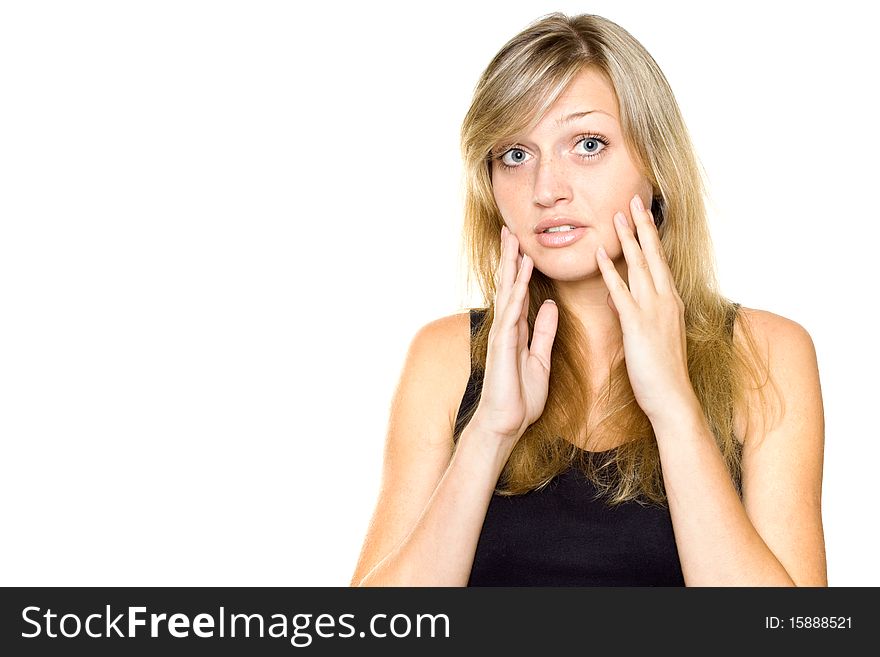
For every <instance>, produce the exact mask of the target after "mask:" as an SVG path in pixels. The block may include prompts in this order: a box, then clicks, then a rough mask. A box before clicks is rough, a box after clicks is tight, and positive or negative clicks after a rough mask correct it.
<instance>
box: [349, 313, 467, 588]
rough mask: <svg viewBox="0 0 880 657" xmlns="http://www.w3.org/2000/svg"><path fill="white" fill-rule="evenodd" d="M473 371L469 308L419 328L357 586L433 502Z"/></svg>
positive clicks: (398, 395)
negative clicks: (467, 310)
mask: <svg viewBox="0 0 880 657" xmlns="http://www.w3.org/2000/svg"><path fill="white" fill-rule="evenodd" d="M469 377H470V317H469V313H467V312H464V313H457V314H455V315H449V316H447V317H442V318H440V319H436V320H434V321H431V322H428V323H427V324H425V325H424V326H422V327H421V328H420V329H419V330H418V331H416V333H415V335H414V337H413V339H412V341H411V342H410V345H409V349H408V351H407V354H406V359H405V362H404V364H403V369H402V372H401V374H400V379H399V382H398V384H397V389H396V390H395V392H394V399H393V400H392V402H391V412H390V417H389V419H388V433H387V436H386V439H385V453H384V459H383V468H382V483H381V487H380V491H379V499H378V500H377V502H376V508H375V510H374V512H373V517H372V519H371V521H370V526H369V529H368V531H367V536H366V538H365V539H364V544H363V547H362V548H361V554H360V557H359V558H358V564H357V566H356V568H355V573H354V575H353V577H352V583H353V584H357V583H359V582H361V581H362V580H363V579H364V577H365V576H366V575H367V574H368V573H369V572H370V571H371V570H372V569H373V568H374V567H375V566H376V565H377V564H378V563H379V562H380V561H381V560H382V559H384V558H385V557H386V556H388V555H389V554H390V553H391V552H392V551H393V550H394V549H395V548H396V547H397V546H398V545H400V544H401V542H402V541H403V540H404V539H405V537H406V536H407V535H408V534H409V532H410V531H411V530H412V529H413V527H414V526H415V524H416V523H417V521H418V519H419V517H420V515H421V514H422V512H423V511H424V509H425V506H426V505H427V504H428V500H429V499H430V497H431V495H432V494H433V492H434V489H435V488H436V487H437V484H438V483H439V481H440V479H441V478H442V477H443V474H444V472H445V471H446V468H447V467H448V465H449V461H450V459H451V458H452V451H453V441H452V437H453V430H454V423H455V414H456V413H457V411H458V405H459V401H460V399H461V396H462V395H463V394H464V390H465V387H466V386H467V381H468V378H469Z"/></svg>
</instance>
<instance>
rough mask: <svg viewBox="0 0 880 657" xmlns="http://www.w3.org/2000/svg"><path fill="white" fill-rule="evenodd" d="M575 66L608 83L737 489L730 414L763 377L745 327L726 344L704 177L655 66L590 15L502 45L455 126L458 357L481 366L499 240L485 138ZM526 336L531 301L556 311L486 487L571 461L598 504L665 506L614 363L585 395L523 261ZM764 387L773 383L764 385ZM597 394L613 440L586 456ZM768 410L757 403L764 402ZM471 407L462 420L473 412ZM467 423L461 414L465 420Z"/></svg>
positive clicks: (545, 473)
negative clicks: (541, 387) (470, 316)
mask: <svg viewBox="0 0 880 657" xmlns="http://www.w3.org/2000/svg"><path fill="white" fill-rule="evenodd" d="M585 68H590V69H591V70H594V71H598V72H600V73H601V74H603V75H604V76H605V79H606V80H607V81H608V83H609V84H610V85H611V87H612V88H613V89H614V90H615V92H616V94H617V100H618V103H619V111H620V119H621V128H622V132H623V137H624V140H625V141H626V143H627V146H628V148H629V149H630V152H631V153H632V154H633V156H634V158H635V159H636V161H637V162H638V163H639V164H640V166H641V168H642V170H643V172H644V175H645V176H646V177H647V179H648V180H649V181H650V182H651V185H652V188H653V200H652V204H651V211H652V213H653V215H654V218H655V221H656V222H658V223H659V234H660V241H661V243H662V245H663V248H664V250H665V253H666V256H667V261H668V265H669V268H670V270H671V272H672V276H673V278H674V281H675V285H676V288H677V290H678V293H679V295H680V296H681V298H682V300H683V301H684V305H685V324H686V327H687V356H688V370H689V374H690V380H691V383H692V384H693V387H694V391H695V392H696V395H697V397H698V399H699V401H700V404H701V406H702V408H703V411H704V413H705V416H706V418H707V420H708V424H709V426H710V427H711V430H712V432H713V434H714V436H715V439H716V442H717V444H718V447H719V449H720V452H721V455H722V457H723V459H724V461H725V463H726V465H727V467H728V470H729V472H730V476H731V479H732V480H733V482H734V484H735V486H736V488H737V490H738V491H739V492H740V494H741V493H742V479H741V476H742V468H741V463H742V446H741V443H740V442H739V441H738V440H737V438H736V436H735V435H734V426H733V424H734V414H733V409H734V408H736V407H737V406H738V405H740V404H745V403H747V400H748V399H749V398H750V397H749V396H748V390H756V391H758V394H759V396H760V399H761V400H764V398H765V385H766V383H767V382H768V381H771V377H770V372H769V371H768V370H767V368H766V366H764V365H762V363H763V361H762V360H761V358H760V357H759V350H758V348H757V346H756V341H755V338H754V336H753V335H752V333H751V331H750V330H749V326H748V322H743V321H740V322H739V326H740V329H741V333H742V335H743V338H744V343H743V344H742V345H740V344H738V343H734V341H732V340H731V339H730V337H729V336H730V332H731V328H730V326H729V324H728V322H729V321H730V318H731V316H735V314H736V305H735V304H734V303H733V302H732V301H731V300H729V299H727V298H725V297H724V296H722V295H721V293H720V292H719V289H718V284H717V278H716V274H715V260H714V254H713V249H712V243H711V239H710V234H709V228H708V222H707V217H706V208H705V203H704V194H705V184H704V173H703V171H702V169H701V167H700V166H699V164H698V159H697V156H696V154H695V152H694V149H693V146H692V144H691V140H690V136H689V134H688V130H687V128H686V126H685V123H684V120H683V118H682V116H681V113H680V111H679V108H678V104H677V103H676V100H675V97H674V96H673V93H672V90H671V88H670V86H669V83H668V82H667V80H666V78H665V76H664V75H663V73H662V72H661V70H660V68H659V67H658V66H657V63H656V62H655V61H654V59H653V58H652V57H651V55H650V54H649V53H648V51H647V50H645V48H644V47H643V46H642V45H641V44H640V43H639V42H638V41H637V40H636V39H635V38H634V37H633V36H632V35H630V34H629V33H628V32H627V31H626V30H624V29H623V28H621V27H620V26H618V25H617V24H615V23H613V22H611V21H610V20H607V19H605V18H602V17H600V16H595V15H589V14H584V15H579V16H574V17H568V16H566V15H565V14H562V13H558V12H557V13H553V14H549V15H547V16H544V17H543V18H541V19H539V20H537V21H536V22H534V23H532V24H531V25H529V26H527V27H526V28H525V29H524V30H523V31H522V32H520V33H519V34H517V35H516V36H514V37H513V38H512V39H510V41H508V42H507V43H506V44H505V45H504V46H503V47H502V48H501V50H500V51H499V52H498V53H497V55H495V57H494V58H493V59H492V61H491V62H490V64H489V66H488V67H487V68H486V70H485V71H484V72H483V74H482V75H481V77H480V79H479V82H478V83H477V86H476V88H475V90H474V95H473V100H472V103H471V106H470V108H469V110H468V112H467V115H466V116H465V119H464V121H463V123H462V127H461V149H462V158H463V163H464V186H465V195H464V236H463V237H464V242H463V245H464V250H465V252H466V256H467V259H468V264H469V271H468V285H469V286H470V285H471V283H472V281H473V277H476V280H477V282H478V284H479V287H480V290H481V291H482V295H483V301H484V304H485V307H486V318H485V321H484V322H483V323H482V325H481V327H480V328H479V329H478V331H477V334H476V336H475V337H474V339H473V340H472V353H471V363H472V367H473V368H475V369H476V370H482V369H484V368H485V362H486V348H487V342H488V335H489V329H490V328H491V326H492V322H493V320H494V313H493V307H494V300H495V293H496V290H495V273H496V270H497V268H498V266H499V261H500V244H499V239H498V235H499V233H500V231H501V227H502V226H503V225H504V220H503V218H502V216H501V213H500V211H499V210H498V207H497V205H496V203H495V200H494V196H493V193H492V180H491V156H490V154H491V153H492V150H493V148H494V147H496V146H497V144H499V143H502V142H504V141H505V140H508V139H510V138H511V136H513V135H514V134H516V133H519V132H521V131H524V130H528V129H530V128H531V127H533V126H534V125H536V124H537V123H538V122H539V121H540V119H541V117H542V116H543V115H544V114H545V112H546V111H547V110H548V109H549V107H550V106H551V105H552V104H553V103H554V101H555V100H556V99H557V98H558V97H559V96H560V94H561V93H562V92H563V91H564V90H565V89H566V87H567V86H568V85H569V83H571V82H572V80H573V79H574V78H575V77H576V76H577V75H578V74H579V73H580V72H582V71H583V70H584V69H585ZM529 288H530V304H529V312H528V322H529V336H530V337H531V335H532V331H533V329H534V321H535V316H536V314H537V311H538V308H539V307H540V304H541V303H542V302H543V300H544V299H547V298H552V299H554V300H555V301H556V303H557V306H558V309H559V324H558V328H557V332H556V338H555V341H554V346H553V353H552V359H551V370H550V388H549V393H548V398H547V403H546V406H545V408H544V412H543V414H542V415H541V417H540V418H539V419H538V420H537V421H536V422H535V423H533V424H532V425H531V426H530V427H529V428H528V429H527V430H526V432H525V433H524V434H523V436H522V437H521V438H520V440H519V441H518V443H517V445H516V447H515V448H514V450H513V452H512V453H511V455H510V458H509V460H508V461H507V463H506V465H505V467H504V470H503V471H502V474H501V477H500V479H499V481H498V486H497V487H496V491H495V492H496V493H498V494H501V495H517V494H522V493H526V492H528V491H531V490H535V489H538V488H540V487H542V486H544V485H546V484H547V483H549V482H550V481H551V480H552V479H553V477H555V476H556V475H558V474H560V473H561V472H563V471H564V470H565V469H567V468H568V467H570V466H572V465H575V466H577V467H579V468H580V469H581V470H582V471H583V472H584V474H585V475H586V476H587V477H588V478H589V479H591V480H592V481H593V483H594V484H595V485H596V487H597V489H598V491H599V494H600V495H603V496H604V497H606V499H607V501H608V503H610V504H618V503H621V502H625V501H628V500H633V501H637V502H639V503H642V504H644V503H654V504H660V505H664V506H665V505H666V504H667V501H666V492H665V489H664V485H663V477H662V472H661V463H660V455H659V451H658V447H657V442H656V438H655V436H654V431H653V428H652V426H651V423H650V421H649V420H648V418H647V416H646V415H645V414H644V412H643V411H642V410H641V408H640V407H639V406H638V404H637V403H636V400H635V397H634V395H633V391H632V387H631V386H630V382H629V377H628V376H627V372H626V364H625V362H624V360H623V359H622V358H617V356H619V355H620V354H621V352H620V351H618V353H617V354H616V355H615V358H612V360H611V362H612V363H616V365H614V366H612V368H611V369H610V371H609V373H608V380H607V383H606V384H605V385H604V386H603V387H602V388H601V389H600V390H596V391H593V390H591V389H590V377H589V374H588V373H589V371H590V363H589V362H588V357H587V354H588V350H587V348H586V347H587V336H586V335H585V333H584V331H583V330H582V326H581V325H580V322H579V321H578V320H577V318H576V317H575V316H574V315H573V314H572V311H571V309H570V308H568V307H566V304H565V303H564V302H563V301H562V299H561V298H560V296H559V295H558V294H556V293H555V292H556V289H555V285H554V281H553V280H552V279H550V278H548V277H547V276H545V275H544V274H543V273H542V272H540V271H539V270H537V269H535V270H533V274H532V277H531V281H530V283H529ZM771 386H772V387H773V389H774V390H776V387H775V384H773V383H772V381H771ZM593 399H596V400H598V401H599V402H601V403H600V404H599V405H598V407H599V408H601V409H603V411H604V412H603V413H602V415H601V416H600V418H599V419H598V424H597V426H598V427H602V428H603V429H604V430H609V429H610V430H612V431H614V432H616V434H617V435H621V436H626V437H627V439H626V442H624V443H623V444H621V445H620V446H619V447H618V448H616V449H614V450H610V451H608V452H599V453H594V456H596V455H598V456H600V457H603V458H592V457H590V456H589V454H588V453H585V452H584V451H583V450H580V449H578V448H577V447H576V446H575V444H574V443H575V442H579V440H578V437H579V436H583V435H585V434H586V430H587V426H588V423H589V419H590V418H589V416H590V403H589V401H588V400H593ZM762 406H763V407H764V408H767V405H766V404H763V401H762ZM473 411H474V407H471V408H470V409H469V412H468V414H467V415H468V416H472V414H473ZM464 419H465V421H468V420H469V419H470V417H465V418H464ZM590 438H591V437H590V436H587V443H588V444H590Z"/></svg>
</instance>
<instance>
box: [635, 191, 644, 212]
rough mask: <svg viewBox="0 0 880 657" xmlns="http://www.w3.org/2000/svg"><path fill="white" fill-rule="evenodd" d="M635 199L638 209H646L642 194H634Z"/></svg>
mask: <svg viewBox="0 0 880 657" xmlns="http://www.w3.org/2000/svg"><path fill="white" fill-rule="evenodd" d="M633 201H634V202H635V204H636V209H638V210H642V211H644V209H645V206H644V204H643V203H642V197H641V196H639V195H638V194H636V195H635V196H633Z"/></svg>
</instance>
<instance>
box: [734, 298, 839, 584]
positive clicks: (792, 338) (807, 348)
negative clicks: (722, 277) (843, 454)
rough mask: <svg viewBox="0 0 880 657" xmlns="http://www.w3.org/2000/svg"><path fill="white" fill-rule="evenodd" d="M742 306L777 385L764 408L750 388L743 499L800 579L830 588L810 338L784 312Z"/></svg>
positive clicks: (818, 398) (819, 414)
mask: <svg viewBox="0 0 880 657" xmlns="http://www.w3.org/2000/svg"><path fill="white" fill-rule="evenodd" d="M740 310H741V318H742V319H743V320H744V321H746V322H748V324H749V326H750V327H751V328H752V333H753V335H754V337H755V342H756V343H757V346H758V347H759V350H760V351H761V353H762V358H764V359H765V362H764V363H763V364H764V365H765V366H766V367H767V368H768V370H769V372H770V376H771V377H772V384H773V386H772V387H773V390H772V391H768V392H769V394H768V395H767V402H766V405H765V404H764V403H762V400H761V399H760V398H759V397H758V396H756V395H755V392H754V391H749V395H750V396H751V397H750V400H749V403H748V405H747V409H745V414H746V418H747V419H748V422H747V425H746V426H747V428H746V429H745V432H744V434H743V436H742V440H743V504H744V507H745V509H746V513H747V515H748V516H749V518H750V519H751V521H752V524H753V525H754V527H755V529H756V530H757V531H758V533H759V534H760V535H761V538H762V539H763V540H764V542H765V543H766V544H767V546H768V547H769V548H770V549H771V551H772V552H773V553H774V555H775V556H776V558H777V559H778V560H779V562H780V563H781V564H782V565H783V566H784V567H785V568H786V570H787V572H788V574H789V575H790V576H791V578H792V580H793V581H794V582H795V584H797V585H801V586H803V585H806V586H826V585H827V573H826V567H825V546H824V535H823V530H822V514H821V498H822V470H823V460H824V446H825V418H824V408H823V402H822V391H821V385H820V382H819V367H818V362H817V357H816V349H815V346H814V344H813V339H812V337H811V336H810V334H809V333H808V332H807V330H806V329H805V328H804V327H803V326H802V325H800V324H799V323H798V322H796V321H794V320H792V319H789V318H787V317H783V316H781V315H777V314H775V313H772V312H768V311H766V310H756V309H753V308H741V309H740ZM735 334H736V332H735ZM768 412H769V413H768ZM765 414H767V415H769V417H770V418H771V419H770V421H765V417H764V416H765Z"/></svg>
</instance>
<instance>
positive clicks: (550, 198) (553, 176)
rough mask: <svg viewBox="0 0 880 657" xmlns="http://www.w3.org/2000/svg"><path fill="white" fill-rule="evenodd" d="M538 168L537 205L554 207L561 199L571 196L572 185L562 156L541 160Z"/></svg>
mask: <svg viewBox="0 0 880 657" xmlns="http://www.w3.org/2000/svg"><path fill="white" fill-rule="evenodd" d="M536 169H537V170H536V173H535V192H534V201H535V203H536V204H537V205H543V206H546V207H552V206H554V205H556V203H557V202H558V201H560V200H563V199H570V198H571V186H570V185H569V184H568V181H567V180H566V176H565V171H564V165H563V163H562V162H560V158H553V157H549V158H547V159H544V160H541V161H539V162H538V166H537V167H536Z"/></svg>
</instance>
